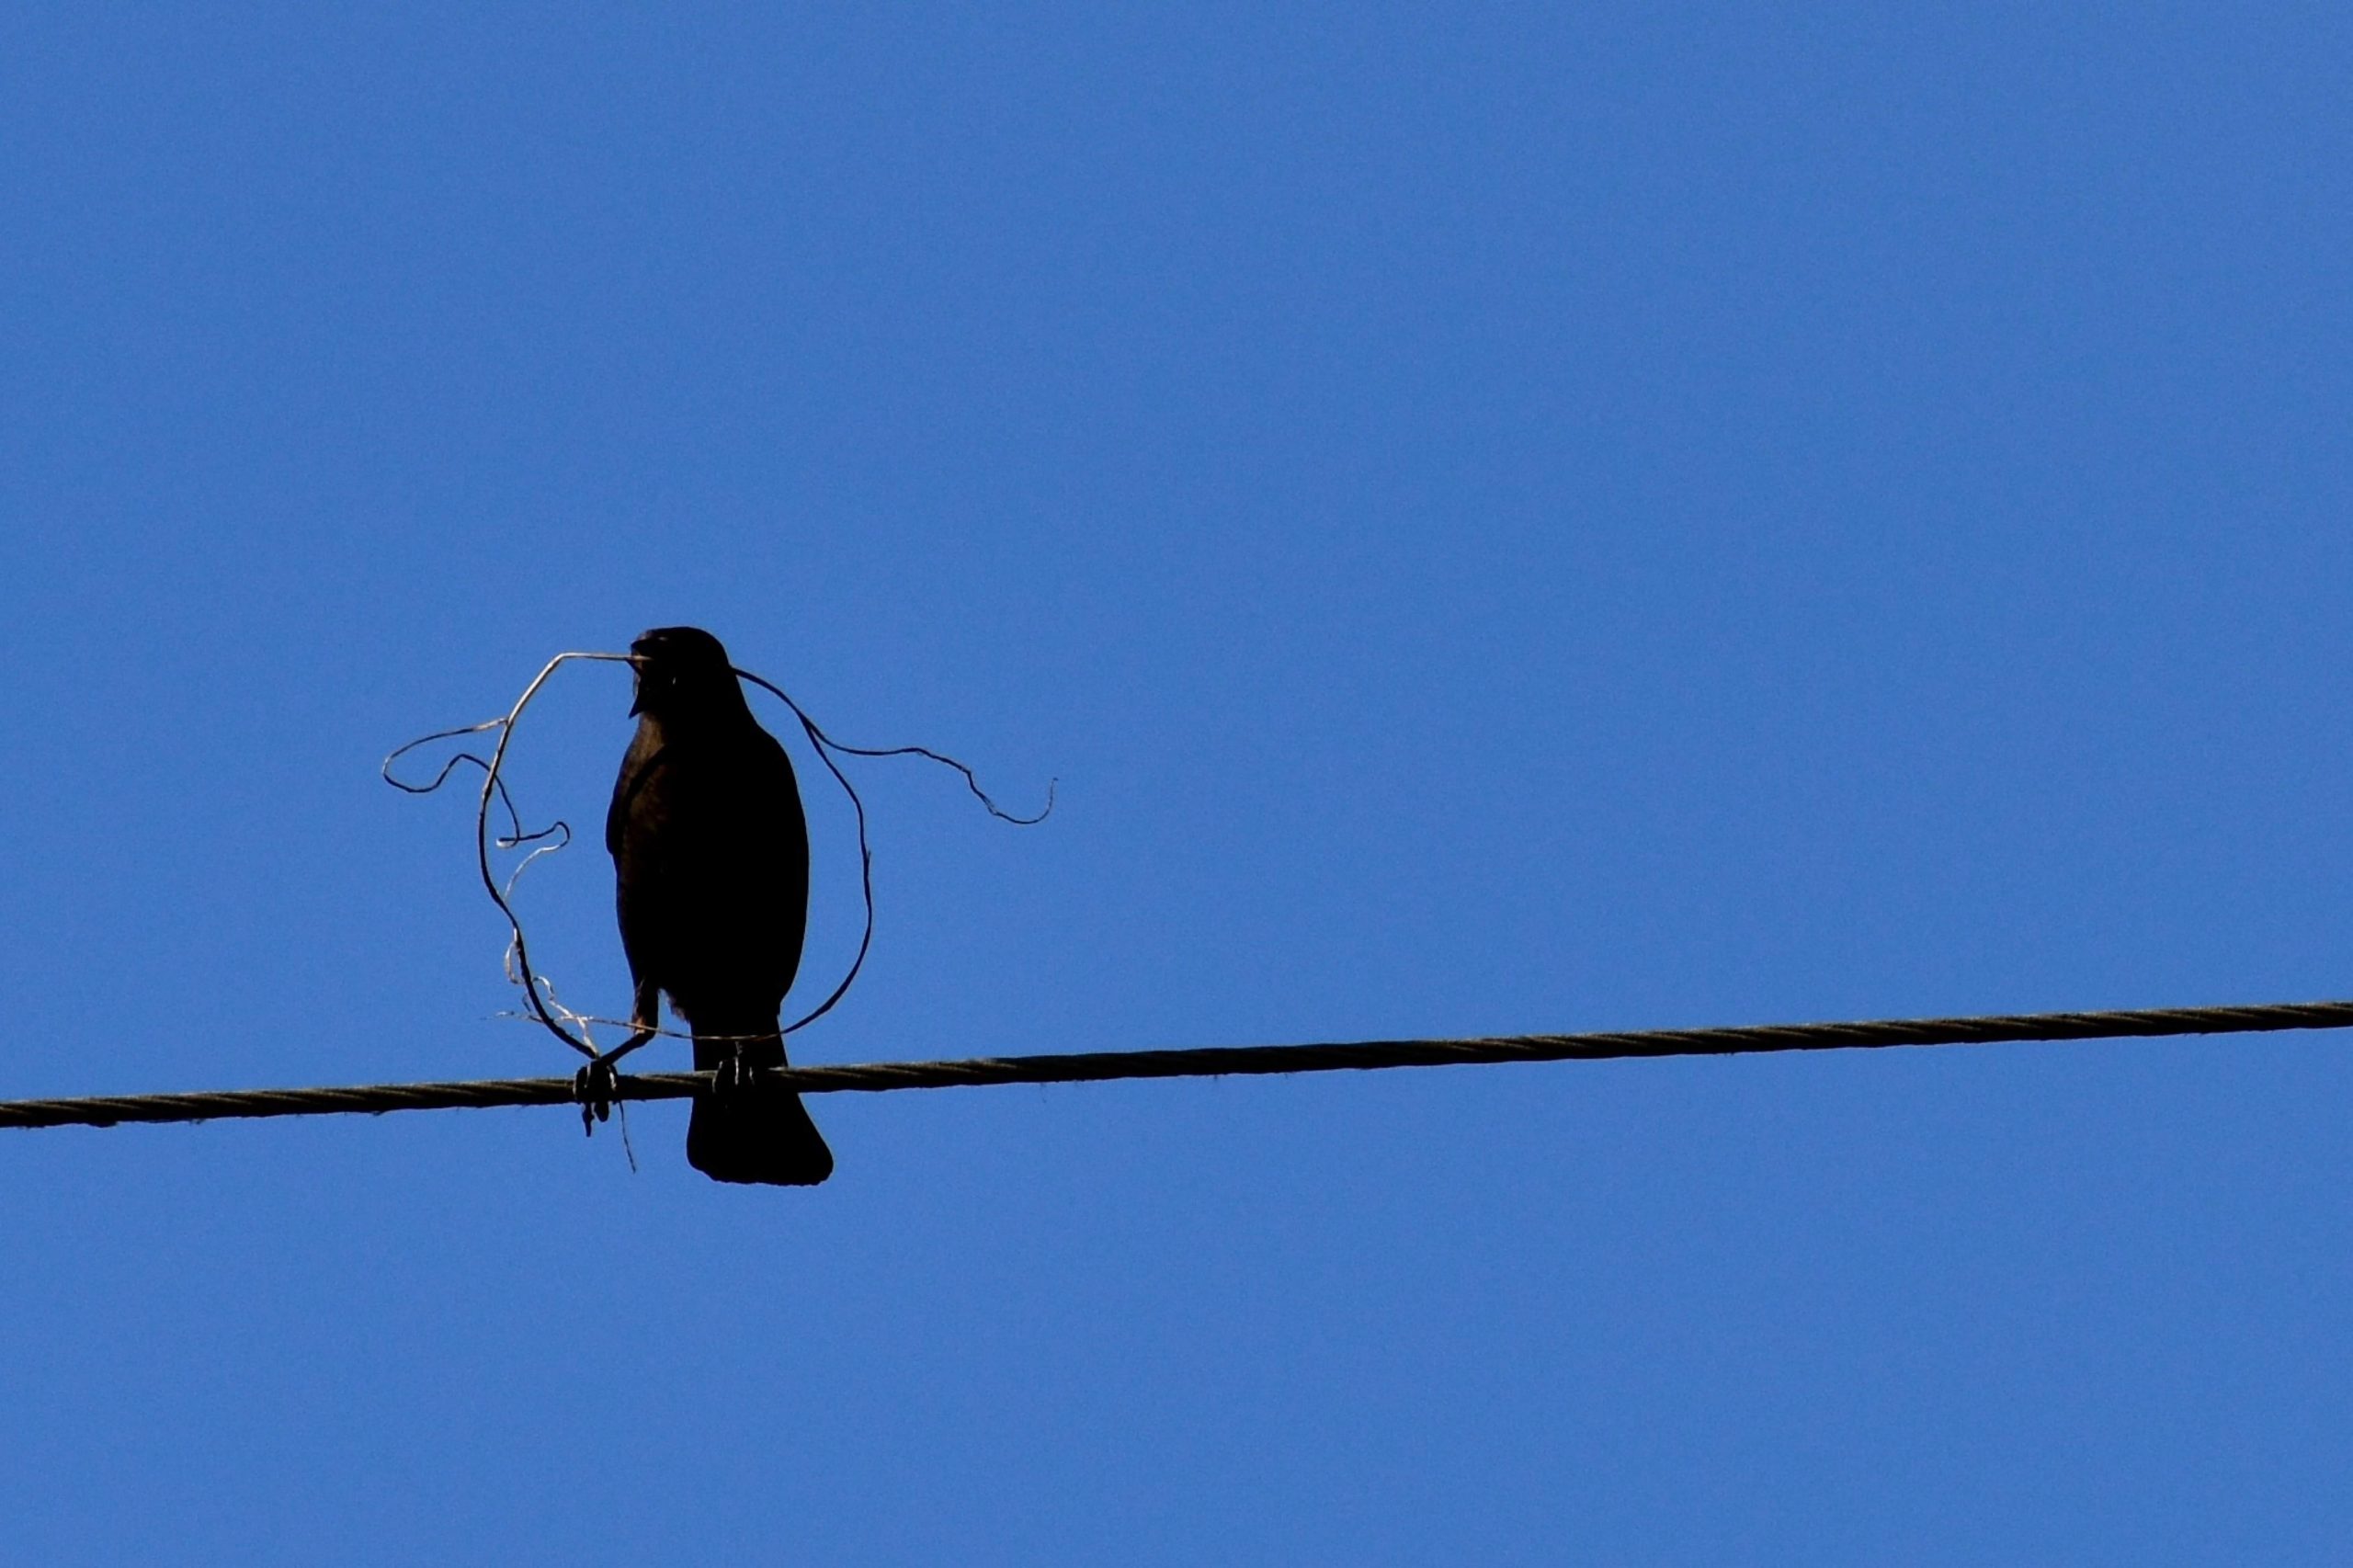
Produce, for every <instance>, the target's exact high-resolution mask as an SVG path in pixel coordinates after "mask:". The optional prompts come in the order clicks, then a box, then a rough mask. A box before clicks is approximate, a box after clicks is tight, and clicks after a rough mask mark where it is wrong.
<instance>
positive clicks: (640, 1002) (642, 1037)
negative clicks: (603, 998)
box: [572, 980, 662, 1132]
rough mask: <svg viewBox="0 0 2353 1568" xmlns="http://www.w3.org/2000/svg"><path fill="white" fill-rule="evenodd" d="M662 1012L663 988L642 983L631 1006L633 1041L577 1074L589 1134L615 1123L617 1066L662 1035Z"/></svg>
mask: <svg viewBox="0 0 2353 1568" xmlns="http://www.w3.org/2000/svg"><path fill="white" fill-rule="evenodd" d="M661 1009H662V988H661V987H660V986H658V985H656V984H654V983H653V982H651V981H646V980H641V981H639V982H638V983H637V990H636V994H634V995H633V996H632V997H631V1002H630V1015H629V1027H630V1037H629V1038H628V1039H627V1040H623V1041H621V1042H620V1044H619V1045H617V1046H615V1047H613V1049H612V1050H610V1051H606V1052H604V1053H603V1054H602V1055H599V1056H594V1057H591V1058H590V1059H589V1062H588V1065H587V1066H585V1067H583V1068H582V1069H581V1070H580V1071H579V1072H578V1073H577V1074H574V1076H573V1080H572V1095H573V1097H574V1099H576V1100H578V1101H579V1102H580V1125H581V1127H582V1128H583V1129H584V1130H585V1131H589V1132H594V1131H597V1122H600V1121H609V1120H611V1119H612V1115H613V1098H614V1096H615V1095H616V1094H617V1093H618V1092H619V1091H620V1086H621V1081H620V1074H619V1073H617V1072H615V1071H614V1070H613V1063H614V1062H619V1061H620V1059H621V1058H622V1057H624V1056H627V1055H628V1054H629V1053H630V1052H631V1051H635V1050H636V1049H637V1048H638V1047H639V1046H641V1045H643V1044H644V1043H645V1042H646V1041H647V1040H652V1039H654V1036H655V1035H656V1034H657V1033H659V1032H660V1025H661V1019H662V1011H661Z"/></svg>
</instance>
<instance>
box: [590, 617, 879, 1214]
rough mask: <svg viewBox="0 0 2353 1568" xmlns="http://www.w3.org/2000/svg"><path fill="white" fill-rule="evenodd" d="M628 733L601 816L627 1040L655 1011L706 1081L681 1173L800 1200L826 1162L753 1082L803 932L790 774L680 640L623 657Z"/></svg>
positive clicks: (767, 737)
mask: <svg viewBox="0 0 2353 1568" xmlns="http://www.w3.org/2000/svg"><path fill="white" fill-rule="evenodd" d="M630 663H631V665H632V667H633V668H634V670H635V673H636V677H637V679H636V690H635V694H634V699H633V700H632V701H631V705H630V712H631V715H632V716H633V717H635V718H636V720H637V733H636V734H635V735H634V736H633V737H632V738H631V741H630V745H629V751H628V753H627V754H626V755H625V756H623V757H622V758H621V770H620V778H619V779H617V780H616V781H615V783H614V785H613V801H612V806H611V808H610V809H609V810H608V812H606V815H605V847H606V848H607V849H608V851H610V852H611V855H612V858H613V880H614V903H615V907H616V912H617V913H618V915H619V916H620V937H621V948H622V950H623V952H624V953H625V954H626V955H627V956H628V959H629V971H630V980H631V987H632V1001H631V1027H632V1028H635V1029H637V1030H638V1031H640V1036H641V1038H643V1036H644V1035H645V1034H646V1033H648V1032H650V1031H652V1030H653V1029H654V1028H656V1027H657V1025H658V1023H659V1019H660V1008H661V999H662V997H663V996H665V995H667V996H668V997H669V1000H670V1008H671V1011H672V1012H674V1013H676V1015H677V1016H678V1017H680V1018H682V1019H684V1020H685V1021H686V1023H687V1025H688V1028H691V1029H692V1030H693V1031H694V1041H695V1044H694V1060H695V1070H696V1071H697V1072H708V1073H711V1074H714V1077H713V1082H712V1087H711V1088H710V1091H708V1092H707V1093H704V1094H700V1095H698V1096H696V1098H695V1101H694V1109H693V1113H692V1117H691V1119H690V1120H689V1121H688V1128H687V1161H688V1164H689V1165H693V1166H694V1167H695V1169H697V1170H699V1171H701V1172H702V1173H703V1174H704V1175H706V1176H710V1177H711V1178H712V1179H713V1180H715V1181H723V1182H748V1183H759V1184H765V1185H768V1186H776V1187H813V1186H815V1185H816V1184H818V1183H819V1182H822V1181H824V1179H825V1178H826V1177H827V1176H831V1175H832V1174H833V1169H834V1155H833V1151H832V1150H830V1149H828V1148H827V1147H826V1146H825V1140H824V1136H823V1135H822V1134H821V1133H819V1132H818V1131H817V1124H816V1123H815V1122H813V1121H812V1120H811V1119H809V1112H808V1110H807V1109H806V1108H804V1107H803V1106H802V1105H801V1096H799V1095H797V1094H792V1093H789V1092H786V1091H783V1090H779V1089H776V1088H773V1087H770V1086H768V1085H766V1084H764V1083H763V1082H762V1081H761V1078H760V1075H759V1073H758V1072H757V1070H758V1069H762V1068H771V1067H782V1066H783V1065H785V1054H784V1036H783V1034H782V1032H781V1031H780V1029H779V1023H780V1020H781V1015H782V1010H783V1006H784V996H785V993H786V992H787V991H789V990H790V989H791V988H792V980H793V976H794V975H795V974H796V973H797V972H798V971H799V970H800V968H801V942H802V940H803V938H804V937H806V935H807V933H808V926H809V825H808V819H807V818H806V817H805V816H804V815H803V814H802V812H801V789H800V785H799V783H798V781H797V780H796V779H795V778H794V777H793V772H792V760H791V758H790V757H789V756H786V755H785V751H784V748H783V747H782V746H781V745H779V744H777V740H776V737H775V736H773V735H771V734H769V733H767V731H766V730H764V729H762V728H761V727H760V725H759V722H758V721H757V720H756V719H755V718H754V717H753V716H752V710H751V707H750V705H749V704H747V703H746V702H745V700H744V688H743V686H742V684H741V683H740V682H739V681H738V680H737V678H736V676H735V670H734V666H733V664H732V663H731V662H730V661H729V659H728V656H727V650H726V648H725V647H724V646H723V645H722V643H721V642H720V641H719V639H718V638H716V637H714V636H712V635H711V634H710V632H708V631H702V630H701V629H699V628H698V627H692V626H665V627H656V628H655V629H654V630H653V631H648V632H646V633H645V635H643V636H642V637H640V638H638V639H637V640H636V641H635V642H632V643H631V644H630Z"/></svg>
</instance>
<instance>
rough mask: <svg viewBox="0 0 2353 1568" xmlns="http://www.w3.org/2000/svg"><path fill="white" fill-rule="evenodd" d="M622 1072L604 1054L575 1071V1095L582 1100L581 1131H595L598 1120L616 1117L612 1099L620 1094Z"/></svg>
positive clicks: (573, 1082) (573, 1079)
mask: <svg viewBox="0 0 2353 1568" xmlns="http://www.w3.org/2000/svg"><path fill="white" fill-rule="evenodd" d="M620 1087H621V1080H620V1074H618V1073H616V1072H614V1071H613V1064H612V1062H610V1061H609V1060H608V1059H607V1058H605V1057H602V1056H599V1057H597V1058H595V1059H593V1060H592V1061H591V1062H589V1063H588V1065H586V1066H585V1067H583V1068H582V1069H581V1070H580V1071H579V1072H577V1073H575V1074H573V1078H572V1097H573V1098H574V1099H575V1100H578V1101H579V1102H580V1130H581V1131H583V1132H586V1133H592V1134H593V1133H594V1132H595V1131H597V1123H598V1122H600V1121H610V1120H611V1119H613V1101H614V1099H615V1098H616V1097H617V1096H619V1095H620Z"/></svg>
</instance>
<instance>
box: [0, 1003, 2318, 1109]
mask: <svg viewBox="0 0 2353 1568" xmlns="http://www.w3.org/2000/svg"><path fill="white" fill-rule="evenodd" d="M2335 1028H2353V1001H2348V1002H2279V1003H2265V1004H2260V1005H2256V1006H2235V1007H2155V1008H2139V1009H2133V1010H2130V1011H2123V1012H2106V1013H2000V1014H1992V1015H1987V1016H1984V1017H1957V1018H1869V1019H1861V1020H1858V1021H1854V1022H1848V1023H1819V1024H1752V1025H1744V1026H1740V1027H1737V1028H1699V1029H1644V1030H1635V1031H1609V1032H1603V1033H1594V1034H1547V1035H1504V1036H1493V1037H1485V1038H1479V1039H1472V1040H1358V1041H1355V1042H1353V1043H1343V1044H1325V1045H1240V1046H1205V1047H1197V1048H1188V1049H1184V1050H1174V1051H1092V1052H1085V1053H1081V1054H1075V1055H1050V1056H995V1057H989V1056H983V1057H972V1058H968V1059H965V1060H961V1061H952V1062H864V1063H860V1064H857V1065H853V1066H842V1067H788V1068H781V1069H769V1070H767V1072H766V1073H765V1074H763V1076H764V1077H765V1078H766V1079H767V1081H769V1082H770V1083H772V1084H773V1085H776V1086H777V1087H779V1088H788V1089H796V1090H798V1091H800V1092H801V1093H802V1094H809V1095H823V1094H845V1093H846V1094H885V1093H889V1092H891V1091H892V1090H897V1089H948V1088H968V1087H978V1086H981V1085H991V1084H1100V1083H1109V1082H1113V1081H1116V1080H1120V1079H1142V1078H1209V1077H1223V1076H1228V1075H1243V1074H1277V1073H1333V1072H1343V1071H1347V1072H1372V1071H1379V1070H1381V1069H1385V1068H1391V1067H1446V1066H1468V1065H1472V1064H1479V1063H1495V1062H1609V1061H1621V1060H1628V1059H1647V1058H1653V1057H1665V1056H1742V1055H1751V1054H1756V1053H1761V1052H1768V1051H1852V1050H1877V1049H1884V1048H1887V1047H1891V1046H1912V1045H1990V1044H1994V1043H1996V1042H2000V1041H2019V1040H2134V1039H2151V1038H2156V1037H2162V1036H2168V1035H2226V1034H2264V1033H2272V1032H2276V1031H2279V1030H2283V1029H2335ZM710 1081H711V1074H708V1073H641V1074H620V1075H617V1076H615V1077H613V1078H611V1079H609V1080H608V1081H607V1082H606V1083H605V1084H604V1085H602V1086H601V1088H600V1090H599V1091H598V1093H597V1096H596V1097H597V1098H600V1099H606V1100H671V1099H685V1098H688V1097H691V1096H695V1095H698V1094H703V1093H707V1092H708V1091H709V1090H710ZM581 1083H582V1081H580V1080H575V1079H572V1078H498V1079H487V1080H478V1081H472V1082H465V1083H428V1084H368V1085H352V1086H348V1087H340V1088H317V1089H233V1090H226V1091H222V1092H218V1093H210V1094H173V1095H116V1096H92V1097H87V1098H79V1099H46V1100H0V1127H112V1126H115V1125H117V1124H119V1123H122V1122H132V1121H142V1122H165V1121H210V1120H215V1119H227V1118H233V1117H267V1116H329V1115H340V1114H359V1115H369V1116H374V1115H381V1114H382V1113H384V1112H386V1111H394V1110H456V1109H466V1108H490V1107H496V1106H553V1105H563V1106H576V1105H579V1104H580V1103H581V1102H582V1099H583V1097H584V1095H585V1093H586V1091H585V1090H584V1088H583V1087H582V1086H581Z"/></svg>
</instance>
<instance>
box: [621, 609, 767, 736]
mask: <svg viewBox="0 0 2353 1568" xmlns="http://www.w3.org/2000/svg"><path fill="white" fill-rule="evenodd" d="M629 655H630V665H631V668H633V669H634V670H636V672H637V695H636V699H635V700H634V701H632V702H631V704H630V708H629V710H630V711H631V713H632V714H635V713H651V714H654V716H655V717H657V718H671V717H677V716H680V715H684V714H690V713H700V712H733V711H741V710H743V707H744V688H743V687H741V686H739V685H737V684H736V681H735V669H734V666H733V665H732V664H730V663H729V661H728V658H727V650H726V649H725V648H724V647H722V645H721V644H720V641H719V639H718V638H716V637H713V636H712V635H711V634H710V632H708V631H703V630H702V629H701V628H700V627H696V626H657V627H655V628H654V630H653V631H649V632H647V633H646V634H645V635H644V636H642V637H641V638H639V639H638V640H637V641H636V642H632V643H631V644H630V645H629Z"/></svg>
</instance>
